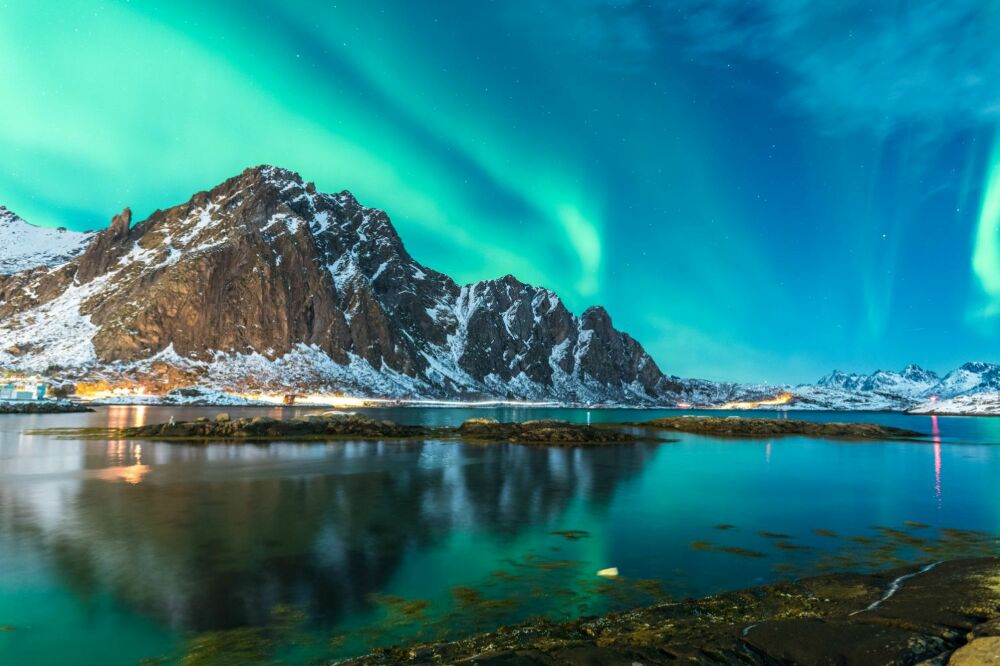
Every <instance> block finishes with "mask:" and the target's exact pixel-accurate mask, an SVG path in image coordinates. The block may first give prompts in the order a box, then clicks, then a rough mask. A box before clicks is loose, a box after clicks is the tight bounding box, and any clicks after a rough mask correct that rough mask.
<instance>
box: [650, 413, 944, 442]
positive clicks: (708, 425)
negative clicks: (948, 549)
mask: <svg viewBox="0 0 1000 666" xmlns="http://www.w3.org/2000/svg"><path fill="white" fill-rule="evenodd" d="M635 425H641V426H644V427H648V428H661V429H663V430H677V431H680V432H690V433H695V434H699V435H714V436H721V437H780V436H783V435H801V436H804V437H833V438H840V439H913V438H922V437H925V435H924V434H922V433H919V432H916V431H915V430H906V429H904V428H893V427H890V426H884V425H879V424H878V423H824V422H822V421H803V420H800V419H766V418H756V417H753V418H740V417H737V416H728V417H720V416H673V417H669V418H663V419H653V420H651V421H642V422H641V423H637V424H635Z"/></svg>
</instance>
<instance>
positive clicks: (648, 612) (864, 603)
mask: <svg viewBox="0 0 1000 666" xmlns="http://www.w3.org/2000/svg"><path fill="white" fill-rule="evenodd" d="M911 574H913V575H912V576H911V577H909V578H903V577H904V576H910V575H911ZM894 585H898V589H895V591H893V590H894ZM890 592H892V593H891V594H890ZM887 595H888V596H887ZM998 620H1000V558H995V557H994V558H983V559H973V560H952V561H948V562H943V563H940V564H938V565H936V566H934V567H933V568H931V569H929V570H923V569H922V568H918V567H913V566H911V567H905V568H902V569H897V570H893V571H888V572H885V573H882V574H876V575H860V574H834V575H828V576H818V577H814V578H805V579H802V580H799V581H796V582H793V583H779V584H775V585H768V586H765V587H758V588H752V589H748V590H741V591H737V592H730V593H725V594H720V595H716V596H713V597H707V598H705V599H697V600H684V601H682V602H679V603H668V604H661V605H657V606H652V607H649V608H642V609H638V610H633V611H628V612H624V613H615V614H611V615H607V616H604V617H599V618H585V619H580V620H576V621H573V622H567V623H547V622H541V623H535V624H530V623H529V624H524V625H518V626H515V627H506V628H502V629H499V630H497V631H495V632H492V633H489V634H484V635H480V636H476V637H473V638H469V639H466V640H460V641H455V642H449V643H436V644H424V645H417V646H413V647H401V648H388V649H384V650H380V651H378V652H376V653H373V654H371V655H368V656H365V657H362V658H359V659H354V660H350V661H348V662H344V663H347V664H352V665H354V666H370V665H374V664H402V663H414V664H416V663H422V664H432V663H433V664H490V665H501V664H503V665H506V664H511V665H515V664H516V665H517V666H555V665H557V664H558V665H563V666H565V665H580V666H583V665H591V664H609V665H610V664H622V665H623V666H630V665H632V664H636V663H640V664H644V665H650V664H677V663H695V664H743V665H746V664H759V665H761V666H763V665H775V664H781V665H784V664H802V665H812V664H816V665H819V664H831V665H832V664H843V665H858V666H869V665H871V664H900V665H902V664H916V663H918V662H920V663H923V662H925V661H928V660H934V661H931V662H929V663H935V664H944V663H954V664H979V663H992V662H989V661H975V659H977V658H981V657H980V656H977V655H983V654H985V655H987V656H988V655H989V651H990V650H991V649H994V648H995V646H996V644H997V638H996V637H997V636H1000V623H998ZM970 641H971V643H970ZM967 643H968V646H966V644H967ZM956 650H957V651H956ZM952 655H953V656H952ZM949 657H952V661H951V662H948V659H949Z"/></svg>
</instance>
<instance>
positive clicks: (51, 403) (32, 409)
mask: <svg viewBox="0 0 1000 666" xmlns="http://www.w3.org/2000/svg"><path fill="white" fill-rule="evenodd" d="M92 411H94V410H93V409H91V408H90V407H87V406H86V405H81V404H80V403H76V402H70V401H69V400H18V401H13V400H11V401H3V402H0V414H63V413H75V412H92Z"/></svg>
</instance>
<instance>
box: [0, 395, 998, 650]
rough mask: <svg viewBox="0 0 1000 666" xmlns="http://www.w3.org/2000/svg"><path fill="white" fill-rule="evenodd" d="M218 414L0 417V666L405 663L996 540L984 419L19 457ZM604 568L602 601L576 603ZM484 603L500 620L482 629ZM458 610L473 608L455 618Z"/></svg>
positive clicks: (602, 417) (120, 446)
mask: <svg viewBox="0 0 1000 666" xmlns="http://www.w3.org/2000/svg"><path fill="white" fill-rule="evenodd" d="M217 411H219V410H218V409H214V408H177V407H170V408H167V407H110V408H99V410H98V411H97V412H96V413H92V414H60V415H24V416H14V415H7V416H2V417H0V626H4V628H5V630H4V631H0V663H4V664H7V663H10V664H29V663H31V664H45V663H74V664H84V663H85V664H117V663H121V664H132V663H136V661H137V660H140V659H143V658H154V659H155V658H163V660H164V663H172V662H175V661H177V660H179V659H180V658H181V656H182V655H184V654H185V653H186V652H187V651H188V650H189V647H190V645H191V640H192V638H193V637H196V636H206V635H208V636H213V635H215V636H220V635H223V636H224V635H225V634H212V633H207V632H218V631H220V630H229V629H235V628H240V627H261V626H268V625H269V624H271V623H273V621H274V620H273V618H274V617H275V612H276V609H281V612H282V613H285V614H286V615H287V614H289V613H292V614H294V616H295V617H296V618H298V619H297V621H298V622H299V623H300V624H301V625H302V627H303V629H302V631H303V632H304V634H303V635H308V636H310V637H312V642H311V643H309V647H305V648H303V647H302V646H301V643H302V642H303V641H301V640H300V641H299V644H300V645H299V647H298V648H289V650H292V652H290V653H287V654H297V655H298V657H299V658H301V659H303V660H304V659H306V658H307V657H306V656H304V655H308V656H309V657H321V656H327V655H336V654H350V653H351V652H357V651H358V650H361V649H365V648H368V647H371V646H373V645H378V644H381V643H392V642H399V641H400V640H406V637H407V636H409V635H411V634H412V633H413V632H414V631H416V630H420V629H424V630H426V629H427V627H428V626H431V625H434V624H435V622H434V621H432V620H433V619H434V618H439V619H440V618H444V619H443V620H439V621H438V625H441V624H446V625H447V629H448V630H449V631H450V632H453V633H460V632H462V631H464V630H468V631H472V630H482V629H484V628H489V626H490V625H491V623H493V624H495V623H496V622H500V621H503V622H509V621H516V620H520V619H524V618H525V617H527V616H529V615H533V614H536V613H540V612H541V613H546V614H549V615H552V616H555V617H572V616H574V615H577V614H579V613H583V612H599V611H600V610H603V609H604V608H605V607H608V605H609V604H611V603H612V601H609V598H611V599H612V600H613V598H614V592H615V590H616V588H615V586H616V585H621V586H622V589H625V586H627V585H628V582H629V581H636V580H640V579H655V580H657V581H659V582H660V583H661V584H662V586H663V588H664V589H665V590H666V592H668V593H670V594H673V595H702V594H709V593H713V592H717V591H720V590H724V589H733V588H739V587H745V586H750V585H756V584H760V583H764V582H769V581H773V580H776V579H779V578H781V577H787V576H792V575H796V576H797V575H804V574H809V573H813V572H815V571H817V570H820V568H821V567H824V566H825V567H829V566H830V565H831V562H832V563H834V564H836V565H838V566H849V565H850V566H859V567H861V566H864V559H863V558H860V559H859V558H857V557H855V558H854V559H853V560H852V559H845V558H844V555H843V552H842V551H843V550H844V548H845V543H848V542H849V540H846V539H845V538H844V537H847V536H852V537H855V538H857V537H861V539H858V540H857V541H854V542H849V543H854V544H859V543H860V544H863V543H864V540H865V538H870V537H872V536H873V535H877V530H876V528H877V526H884V527H888V528H891V529H896V530H908V532H907V534H913V535H917V536H919V535H921V534H933V533H935V531H936V530H937V529H938V528H956V529H959V530H976V531H979V532H984V533H988V534H996V533H998V532H1000V491H998V490H997V488H998V486H997V479H1000V447H998V446H996V445H995V444H996V443H998V442H1000V419H989V418H957V417H926V416H922V417H916V416H903V415H898V414H882V413H879V414H875V413H867V414H832V413H801V414H798V413H796V414H793V416H795V417H798V418H811V419H821V420H855V421H857V420H865V421H876V422H879V423H883V424H885V425H893V426H899V427H905V428H909V429H913V430H917V431H920V432H922V433H925V434H926V437H925V438H924V439H922V440H920V441H900V442H844V441H831V440H820V439H806V438H800V437H785V438H780V439H772V440H730V439H719V438H709V437H701V436H696V435H686V434H674V433H671V434H669V435H668V436H670V437H672V438H674V439H675V440H676V441H672V442H669V443H663V444H649V443H636V444H627V445H621V446H607V447H595V448H590V449H550V448H535V447H527V446H518V445H514V444H495V445H479V444H461V443H456V442H453V441H419V442H383V443H362V442H336V443H290V442H284V443H281V442H279V443H273V444H267V445H254V444H243V445H237V444H210V445H179V444H168V443H158V442H153V441H142V442H122V441H98V440H87V441H84V440H74V439H61V438H57V437H54V436H52V435H32V434H27V433H26V431H28V430H31V429H36V428H53V427H83V426H88V427H89V426H109V425H110V426H123V425H128V424H137V423H142V422H153V421H161V420H166V419H167V418H169V417H170V416H174V417H175V418H176V419H178V420H180V419H189V418H194V417H197V416H203V415H207V416H211V415H214V413H216V412H217ZM229 411H230V412H231V413H233V415H234V416H235V415H236V413H237V412H238V413H239V414H240V415H243V414H244V413H246V414H264V413H267V414H271V415H282V416H289V415H290V414H292V413H294V410H287V409H286V410H283V411H282V410H267V409H263V408H261V409H249V408H248V409H238V410H233V409H230V410H229ZM368 411H370V412H371V413H372V415H374V416H377V417H379V418H390V419H393V420H397V421H400V422H408V423H425V424H436V425H445V424H452V425H454V424H457V423H460V422H461V421H462V420H463V419H465V418H468V417H470V416H492V417H494V418H498V419H501V420H525V419H529V418H549V417H557V418H564V419H569V420H575V421H586V420H587V419H591V420H593V421H595V422H596V421H616V422H621V421H638V420H645V419H649V418H654V417H657V416H662V415H667V414H670V412H656V411H648V410H642V411H640V410H593V411H589V412H588V411H584V410H562V409H560V410H540V409H530V410H527V409H524V410H483V409H412V408H411V409H379V410H368ZM747 415H749V416H774V414H769V413H763V412H755V413H750V414H747ZM924 524H925V525H928V526H929V527H922V526H921V525H924ZM814 530H819V533H817V532H815V531H814ZM761 532H764V533H766V534H763V535H762V534H761ZM833 535H837V536H833ZM897 555H898V554H897ZM917 557H918V555H914V558H917ZM606 567H617V568H618V569H619V571H620V572H621V574H622V576H623V577H624V580H621V581H617V582H616V581H603V580H602V579H598V577H597V576H596V572H597V571H598V570H599V569H603V568H606ZM598 583H600V584H601V585H603V587H598ZM456 590H457V591H456ZM609 591H610V592H609ZM505 594H506V595H508V596H509V597H511V598H510V599H508V600H506V601H505V602H503V603H501V600H502V598H503V596H504V595H505ZM609 594H610V597H609ZM482 598H489V599H491V600H493V601H495V602H496V603H493V604H492V605H491V604H474V603H472V604H470V599H472V600H477V599H482ZM630 599H632V597H630ZM408 600H413V601H412V602H408ZM635 600H636V601H637V602H638V601H640V600H641V599H639V597H635ZM618 601H619V602H621V603H624V601H623V599H621V598H619V599H618ZM508 602H509V603H508ZM463 603H464V604H465V606H462V604H463ZM456 608H458V609H459V610H461V611H463V612H460V613H457V614H456V613H455V612H454V611H455V609H456ZM470 608H474V609H476V610H478V611H484V613H483V617H480V618H478V623H477V621H475V620H474V619H470V618H468V617H467V616H469V615H470V613H468V612H464V611H467V610H468V609H470ZM486 611H489V612H486ZM449 613H451V614H450V615H449ZM490 613H492V614H490ZM463 617H464V618H465V619H462V618H463ZM466 622H467V625H466V624H464V623H466ZM334 637H339V638H334ZM424 637H427V634H424ZM330 639H334V640H333V641H331V640H330ZM295 649H298V650H300V652H299V653H295V652H294V650H295ZM291 660H292V661H295V658H293V659H291Z"/></svg>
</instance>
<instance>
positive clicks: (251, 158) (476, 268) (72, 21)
mask: <svg viewBox="0 0 1000 666" xmlns="http://www.w3.org/2000/svg"><path fill="white" fill-rule="evenodd" d="M873 4H874V5H877V6H874V7H873V6H871V5H873ZM890 5H891V6H890ZM997 43H1000V3H996V2H992V1H989V0H987V1H981V2H971V1H967V0H949V1H947V2H943V1H942V2H936V1H930V0H928V1H925V2H921V3H866V2H860V1H857V0H847V1H841V2H811V3H806V2H802V1H801V0H767V1H762V2H760V3H752V4H749V5H748V4H747V3H745V2H741V1H738V0H717V1H715V2H702V1H700V0H677V1H673V2H669V1H665V2H651V3H645V2H631V1H628V0H575V1H571V0H559V1H557V2H549V3H534V2H527V1H524V0H512V1H510V2H463V1H457V0H453V1H447V2H445V1H441V2H433V3H431V2H427V3H415V2H404V1H398V2H379V1H375V0H368V1H360V0H359V1H338V2H310V1H307V0H290V1H285V2H267V1H264V0H252V1H249V2H222V1H209V2H204V3H201V2H188V1H186V0H171V1H170V2H162V3H153V2H144V1H140V0H133V1H132V2H124V1H104V2H100V1H97V0H79V1H69V0H53V1H52V2H44V3H42V2H20V1H15V0H8V2H2V0H0V96H2V102H0V119H2V122H0V154H2V155H3V158H4V159H3V161H2V168H0V204H3V205H6V206H7V207H9V208H11V209H12V210H14V211H16V212H17V213H18V214H19V215H21V216H22V217H24V218H25V219H27V220H28V221H30V222H33V223H36V224H43V225H53V226H58V225H65V226H69V227H72V228H77V229H83V228H95V227H100V226H103V225H105V224H107V223H108V222H109V221H110V219H111V216H112V215H113V214H114V213H116V212H117V211H119V210H120V209H121V208H123V207H124V206H126V205H129V206H132V207H133V209H134V210H135V212H136V214H137V216H138V218H139V219H141V218H143V217H145V216H146V215H148V214H149V213H150V212H152V211H153V210H154V209H156V208H165V207H168V206H171V205H174V204H177V203H180V202H182V201H185V200H187V198H188V197H189V196H190V195H191V194H192V193H194V192H196V191H198V190H202V189H206V188H209V187H211V186H213V185H215V184H216V183H218V182H220V181H222V180H224V179H225V178H227V177H229V176H232V175H234V174H236V173H238V172H240V171H241V170H242V169H243V168H245V167H247V166H250V165H254V164H260V163H270V164H277V165H280V166H284V167H286V168H290V169H293V170H296V171H298V172H300V173H301V174H302V175H303V177H304V178H306V179H308V180H313V181H315V182H316V184H317V186H318V187H319V188H320V189H321V190H324V191H339V190H342V189H349V190H351V191H352V192H353V193H354V194H355V195H356V196H357V197H358V198H359V199H360V200H361V201H362V202H363V203H365V204H366V205H370V206H376V207H379V208H383V209H385V210H386V211H387V212H388V213H389V214H390V216H391V217H392V219H393V222H394V223H395V225H396V227H397V229H398V230H399V232H400V235H401V236H402V237H403V239H404V241H405V242H406V244H407V247H408V248H409V250H410V251H411V253H412V254H413V255H414V256H415V257H416V258H417V259H418V260H419V261H421V262H423V263H425V264H427V265H429V266H431V267H434V268H436V269H438V270H442V271H444V272H446V273H448V274H450V275H452V276H453V277H454V278H456V279H457V280H459V281H471V280H477V279H483V278H489V277H496V276H499V275H503V274H506V273H513V274H514V275H516V276H518V277H519V278H521V279H523V280H525V281H528V282H532V283H535V284H542V285H545V286H549V287H551V288H553V289H555V290H556V291H557V292H559V293H560V294H561V295H562V296H563V297H564V299H565V300H566V301H567V303H568V304H569V305H570V307H571V308H572V309H574V310H575V311H577V312H579V311H581V310H582V309H583V308H584V307H586V306H587V305H590V304H594V303H600V304H603V305H605V306H606V307H607V309H608V310H609V312H610V313H611V315H612V317H613V318H614V321H615V324H616V326H618V327H619V328H621V329H623V330H626V331H628V332H630V333H631V334H632V335H633V336H634V337H636V338H637V339H638V340H639V341H640V342H642V343H643V345H644V346H645V347H646V348H647V350H649V351H650V352H651V353H652V354H653V356H654V357H655V358H656V359H657V361H658V362H659V364H660V366H661V368H662V369H663V370H664V371H665V372H668V373H675V374H680V375H685V376H702V377H707V378H712V379H731V380H769V381H800V380H801V381H806V380H814V379H816V378H817V377H818V376H819V375H820V374H823V373H825V372H827V371H828V370H830V369H832V368H834V367H837V368H840V369H844V370H856V371H870V370H874V369H875V368H898V367H902V366H903V365H905V364H906V363H910V362H916V363H920V364H922V365H925V366H926V367H929V368H932V369H936V370H947V369H950V368H951V367H954V366H956V365H958V364H960V363H962V362H964V361H967V360H991V361H997V360H1000V359H998V348H997V345H996V341H997V335H998V323H1000V319H998V318H1000V140H995V139H994V135H995V134H996V132H997V128H998V127H1000V124H998V123H1000V50H998V49H996V46H995V45H996V44H997Z"/></svg>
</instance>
